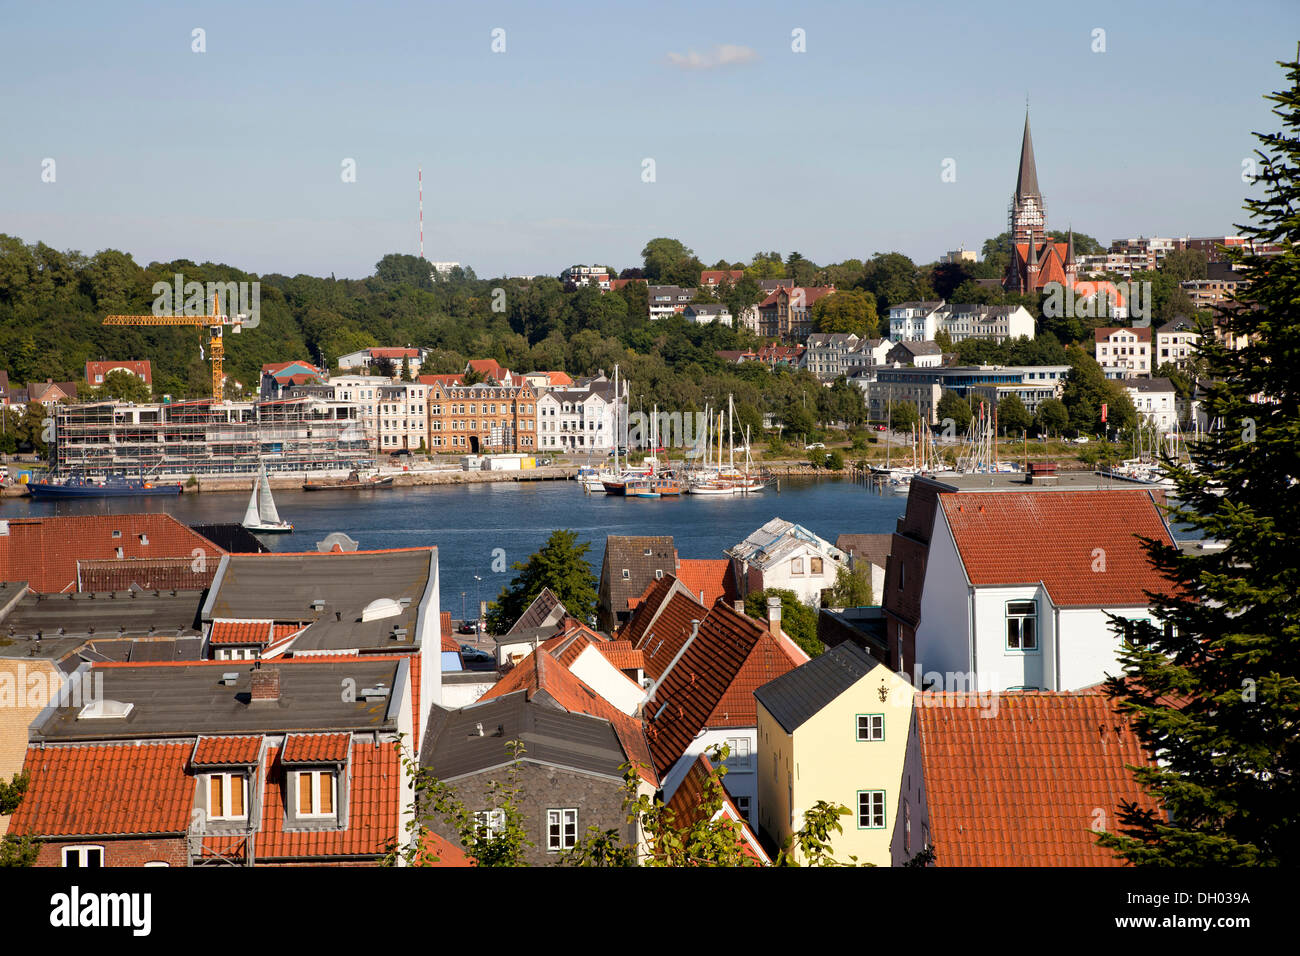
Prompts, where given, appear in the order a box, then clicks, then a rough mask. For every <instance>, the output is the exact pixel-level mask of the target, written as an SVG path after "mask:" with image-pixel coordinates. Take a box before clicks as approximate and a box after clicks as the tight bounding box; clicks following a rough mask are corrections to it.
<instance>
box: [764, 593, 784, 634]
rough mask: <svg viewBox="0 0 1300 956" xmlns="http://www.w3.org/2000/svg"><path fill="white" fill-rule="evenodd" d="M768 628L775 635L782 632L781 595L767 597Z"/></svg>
mask: <svg viewBox="0 0 1300 956" xmlns="http://www.w3.org/2000/svg"><path fill="white" fill-rule="evenodd" d="M767 629H768V630H769V631H770V632H771V633H772V635H773V636H774V637H775V636H779V635H780V633H781V599H780V598H779V597H769V598H768V599H767Z"/></svg>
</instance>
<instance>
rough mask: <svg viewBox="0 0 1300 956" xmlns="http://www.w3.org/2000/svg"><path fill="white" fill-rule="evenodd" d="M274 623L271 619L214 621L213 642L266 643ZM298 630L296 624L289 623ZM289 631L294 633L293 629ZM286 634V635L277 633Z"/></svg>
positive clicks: (211, 639) (269, 638)
mask: <svg viewBox="0 0 1300 956" xmlns="http://www.w3.org/2000/svg"><path fill="white" fill-rule="evenodd" d="M273 627H274V625H273V624H272V622H271V621H269V620H268V621H213V622H212V633H211V634H210V635H209V636H208V641H209V643H212V644H254V643H257V644H266V643H268V642H269V641H270V640H271V632H272V628H273ZM289 627H292V628H293V629H294V630H296V629H297V628H296V626H295V625H289ZM289 633H293V631H292V630H291V631H290V632H289ZM277 636H285V635H277Z"/></svg>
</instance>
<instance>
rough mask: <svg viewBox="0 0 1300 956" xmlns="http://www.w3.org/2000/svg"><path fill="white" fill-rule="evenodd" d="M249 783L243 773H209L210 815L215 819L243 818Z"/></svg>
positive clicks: (245, 814) (246, 814) (245, 812)
mask: <svg viewBox="0 0 1300 956" xmlns="http://www.w3.org/2000/svg"><path fill="white" fill-rule="evenodd" d="M247 787H248V783H247V781H246V780H245V779H244V775H243V774H242V773H213V774H209V775H208V816H209V817H210V818H211V819H213V820H243V819H244V818H245V817H247V816H248V810H247V809H246V804H247V801H246V800H245V799H244V798H245V797H246V796H247Z"/></svg>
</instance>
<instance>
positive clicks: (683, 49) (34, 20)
mask: <svg viewBox="0 0 1300 956" xmlns="http://www.w3.org/2000/svg"><path fill="white" fill-rule="evenodd" d="M0 24H3V26H2V27H0V63H3V64H4V65H5V79H4V83H3V85H2V86H0V129H2V130H3V133H2V135H0V232H3V233H8V234H10V235H16V236H18V237H20V238H22V239H23V240H24V241H26V242H36V241H38V240H39V241H43V242H45V243H47V244H48V245H51V246H54V247H56V248H58V249H75V250H78V251H81V252H83V253H86V254H91V253H93V252H95V251H98V250H100V249H104V248H115V249H121V250H123V251H126V252H129V253H131V254H132V255H133V256H134V257H135V259H136V261H138V262H140V263H141V264H147V263H149V262H152V261H170V260H172V259H178V258H185V259H190V260H193V261H196V262H204V261H213V262H224V263H228V264H230V265H234V266H237V267H239V268H242V269H245V270H248V271H251V272H256V273H276V272H278V273H284V274H288V275H293V274H297V273H309V274H313V275H330V274H335V275H337V276H338V277H340V278H342V277H353V278H357V277H363V276H366V275H369V274H371V273H372V272H373V270H374V264H375V263H376V262H377V261H378V260H379V259H380V258H381V257H382V256H383V255H385V254H387V253H390V252H403V253H410V254H418V252H419V232H418V221H417V182H416V171H417V168H419V167H422V168H423V172H424V249H425V255H426V257H427V258H428V259H430V260H434V261H437V260H452V261H458V262H460V263H462V264H464V265H467V266H471V267H473V269H474V270H475V271H476V272H477V274H478V275H479V276H480V277H495V276H501V275H517V274H552V275H553V274H558V273H559V272H560V271H561V270H562V269H564V268H565V267H567V266H569V265H573V264H575V263H600V264H605V265H611V266H614V267H616V268H619V269H622V268H626V267H629V266H636V265H639V264H640V254H641V250H642V248H643V247H644V245H645V243H646V241H647V240H649V239H651V238H654V237H657V236H671V237H673V238H677V239H680V240H682V241H683V242H684V243H685V244H686V245H687V246H689V247H690V248H692V249H693V250H694V251H695V252H696V254H697V255H698V256H699V257H700V259H701V260H703V261H704V262H705V263H706V264H709V265H711V264H712V263H714V262H715V261H717V260H718V259H723V258H725V259H728V260H732V261H735V260H745V261H748V260H749V258H750V257H751V256H752V255H753V254H754V253H755V252H758V251H767V250H772V249H774V250H779V251H781V252H782V253H789V252H790V251H792V250H797V251H799V252H800V253H801V254H802V255H803V256H805V257H806V258H809V259H812V260H814V261H816V262H820V263H827V262H838V261H842V260H844V259H847V258H866V257H869V256H871V255H872V254H873V253H876V252H888V251H894V250H897V251H899V252H903V253H905V254H906V255H908V256H910V257H912V258H913V259H914V260H916V261H917V262H918V263H920V262H929V261H933V260H934V259H936V258H937V257H938V256H940V255H942V254H943V253H944V252H946V251H947V250H950V249H957V248H958V247H961V246H965V247H966V248H974V249H976V250H978V248H979V246H980V244H981V243H982V242H983V240H984V239H986V238H988V237H990V236H993V235H996V234H998V233H1000V232H1002V231H1003V230H1004V229H1005V228H1006V216H1007V204H1008V201H1009V199H1010V196H1011V192H1012V190H1013V188H1014V185H1015V174H1016V168H1017V163H1018V154H1019V147H1020V138H1021V131H1022V128H1023V124H1024V117H1025V106H1026V100H1028V105H1029V114H1030V122H1031V125H1032V129H1033V138H1034V149H1035V153H1036V156H1037V162H1038V179H1039V184H1040V187H1041V189H1042V192H1043V195H1044V197H1045V200H1046V204H1047V212H1048V228H1051V229H1065V228H1067V227H1068V226H1073V228H1074V229H1075V230H1077V231H1080V232H1083V233H1087V234H1089V235H1092V236H1095V237H1096V238H1098V239H1100V240H1101V241H1102V242H1104V243H1105V242H1109V241H1110V240H1112V239H1116V238H1121V237H1128V236H1137V235H1146V236H1151V235H1160V236H1180V235H1193V236H1206V235H1223V234H1231V233H1233V232H1234V231H1235V230H1234V229H1233V223H1240V222H1242V221H1244V213H1243V212H1242V209H1241V205H1242V200H1243V198H1244V197H1245V196H1246V195H1248V194H1249V192H1250V186H1249V185H1248V184H1247V183H1245V182H1243V178H1242V177H1243V167H1242V164H1243V161H1244V160H1246V159H1248V158H1249V157H1251V156H1253V155H1254V152H1253V151H1254V148H1255V145H1256V143H1255V140H1254V138H1253V137H1252V136H1251V132H1252V131H1270V130H1275V129H1276V128H1277V122H1276V119H1275V117H1273V116H1272V114H1271V113H1270V110H1269V105H1268V104H1267V103H1266V102H1265V101H1264V99H1263V96H1264V94H1266V93H1268V92H1269V91H1272V90H1275V89H1277V88H1278V87H1279V86H1281V85H1282V83H1283V75H1282V71H1281V70H1280V68H1278V67H1277V66H1276V65H1275V61H1278V60H1289V59H1293V58H1294V57H1295V55H1296V40H1297V38H1300V3H1296V2H1295V0H1255V2H1252V3H1250V4H1245V5H1238V6H1236V7H1228V6H1224V5H1223V4H1222V3H1202V2H1147V3H1142V4H1137V5H1134V4H1130V3H1123V2H1121V3H1112V2H1105V0H1098V2H1090V3H1088V4H1043V3H1011V2H998V0H985V2H979V3H972V2H969V0H958V2H945V0H938V2H934V0H931V2H926V3H924V4H919V3H918V4H910V3H906V4H899V3H893V2H890V3H880V2H844V3H829V2H827V3H818V2H813V3H801V4H790V3H776V2H767V0H748V2H745V3H689V2H687V3H677V2H667V3H655V4H610V3H603V2H567V3H538V2H532V3H501V2H474V3H459V4H446V3H427V2H426V3H414V2H410V3H407V2H383V0H372V2H367V3H356V4H349V3H342V2H334V0H319V2H311V3H308V2H303V3H278V2H271V0H266V2H259V3H250V2H243V0H233V2H221V3H217V2H210V3H185V2H175V3H130V2H126V0H123V2H115V3H112V4H105V3H59V4H51V3H31V2H13V0H0ZM196 30H198V31H202V32H201V33H200V34H197V35H196V33H195V31H196ZM494 31H501V32H494ZM1098 31H1104V32H1102V33H1099V32H1098ZM196 46H201V47H202V48H203V49H202V52H197V51H196V50H195V47H196ZM494 46H495V47H496V49H495V50H494ZM800 46H802V49H801V50H797V49H796V48H797V47H800ZM1099 47H1100V49H1099ZM647 160H650V161H653V165H652V167H651V166H649V165H648V164H647ZM51 161H52V162H51ZM350 169H351V170H355V176H353V177H351V179H352V180H353V181H345V180H347V179H348V178H349V177H348V175H347V174H348V172H349V170H350ZM651 170H652V171H653V177H652V181H647V179H648V178H651V177H650V171H651ZM945 172H946V173H947V176H946V177H945ZM50 180H52V181H50Z"/></svg>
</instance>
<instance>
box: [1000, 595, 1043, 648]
mask: <svg viewBox="0 0 1300 956" xmlns="http://www.w3.org/2000/svg"><path fill="white" fill-rule="evenodd" d="M1037 621H1038V604H1037V603H1036V602H1034V601H1008V602H1007V650H1009V651H1036V650H1038V628H1037Z"/></svg>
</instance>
